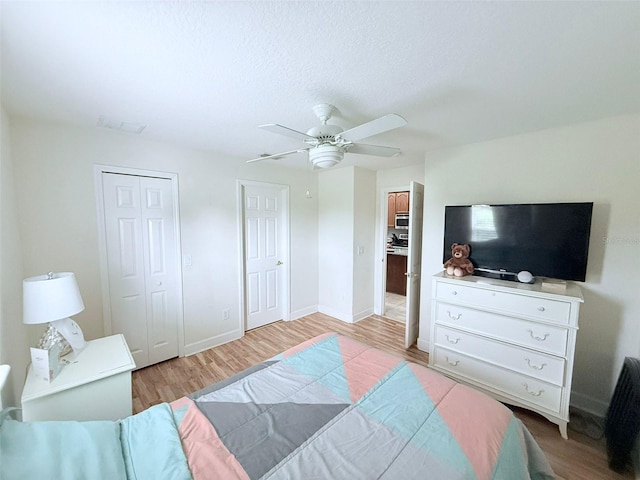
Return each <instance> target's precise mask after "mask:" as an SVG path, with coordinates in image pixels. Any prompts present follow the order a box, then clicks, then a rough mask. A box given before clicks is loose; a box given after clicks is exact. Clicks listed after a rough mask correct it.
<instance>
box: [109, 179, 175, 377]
mask: <svg viewBox="0 0 640 480" xmlns="http://www.w3.org/2000/svg"><path fill="white" fill-rule="evenodd" d="M102 186H103V201H104V216H105V233H106V246H107V267H108V270H109V271H108V278H109V295H110V298H109V299H108V301H109V302H110V314H111V327H112V333H114V334H115V333H122V334H124V336H125V338H126V340H127V343H128V344H129V348H130V349H131V354H132V356H133V358H134V360H135V362H136V367H137V368H141V367H145V366H148V365H152V364H154V363H158V362H161V361H163V360H167V359H169V358H173V357H176V356H177V355H178V315H177V307H178V297H177V287H178V285H177V283H178V282H177V268H178V265H177V258H178V257H177V252H176V249H177V244H176V232H175V228H176V226H175V222H174V210H173V197H172V190H171V180H169V179H166V178H153V177H141V176H135V175H124V174H114V173H103V174H102ZM105 301H106V300H105Z"/></svg>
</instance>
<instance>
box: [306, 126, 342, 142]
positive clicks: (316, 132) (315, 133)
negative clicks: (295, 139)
mask: <svg viewBox="0 0 640 480" xmlns="http://www.w3.org/2000/svg"><path fill="white" fill-rule="evenodd" d="M342 132H343V130H342V128H340V127H339V126H338V125H320V126H319V127H313V128H311V129H309V131H308V132H307V135H309V136H310V137H314V138H315V139H316V140H317V141H318V142H317V143H318V145H322V144H323V143H328V142H335V136H336V135H338V134H339V133H342Z"/></svg>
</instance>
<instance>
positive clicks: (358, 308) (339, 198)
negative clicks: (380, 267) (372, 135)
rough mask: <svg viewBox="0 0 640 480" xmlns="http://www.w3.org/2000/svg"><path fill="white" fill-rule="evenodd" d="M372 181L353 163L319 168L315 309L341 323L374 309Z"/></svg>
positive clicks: (360, 317) (372, 173)
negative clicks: (317, 271)
mask: <svg viewBox="0 0 640 480" xmlns="http://www.w3.org/2000/svg"><path fill="white" fill-rule="evenodd" d="M375 180H376V176H375V172H373V171H370V170H366V169H363V168H357V167H345V168H336V169H331V170H324V171H321V172H318V190H319V196H320V208H319V214H318V215H319V218H318V225H319V237H318V242H319V247H318V252H319V253H318V254H319V260H320V265H319V272H320V273H319V286H318V289H319V294H318V297H319V300H320V302H319V305H318V310H319V311H320V312H322V313H325V314H327V315H331V316H333V317H335V318H339V319H340V320H343V321H345V322H356V321H358V320H361V319H362V318H365V317H366V316H368V315H370V314H372V313H373V271H374V267H373V265H374V245H375V238H374V225H375ZM359 249H360V250H359ZM359 251H361V252H362V253H359Z"/></svg>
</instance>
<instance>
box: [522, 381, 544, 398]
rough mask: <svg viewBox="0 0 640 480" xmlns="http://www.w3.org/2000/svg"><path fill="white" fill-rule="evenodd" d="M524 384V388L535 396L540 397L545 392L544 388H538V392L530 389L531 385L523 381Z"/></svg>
mask: <svg viewBox="0 0 640 480" xmlns="http://www.w3.org/2000/svg"><path fill="white" fill-rule="evenodd" d="M522 386H523V387H524V389H525V390H526V391H527V393H528V394H529V395H533V396H534V397H539V396H540V395H542V393H543V392H544V390H543V389H542V388H541V389H540V390H538V393H536V392H532V391H531V390H529V385H527V384H526V383H523V384H522Z"/></svg>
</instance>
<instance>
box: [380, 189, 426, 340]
mask: <svg viewBox="0 0 640 480" xmlns="http://www.w3.org/2000/svg"><path fill="white" fill-rule="evenodd" d="M380 200H381V203H380V204H381V209H380V210H381V214H382V215H381V222H380V225H381V227H382V228H381V233H383V234H384V242H383V245H384V247H383V252H382V265H383V266H384V269H383V272H382V275H380V277H379V278H381V282H380V283H382V288H381V289H380V293H381V295H380V297H379V300H378V301H379V302H380V303H379V305H380V307H381V308H380V309H379V311H380V314H381V315H383V316H385V317H387V318H391V319H392V320H397V321H400V322H403V323H405V345H406V347H407V348H409V347H410V346H411V345H412V344H413V343H414V342H415V341H416V340H417V337H418V323H419V318H418V317H419V308H420V282H421V278H420V277H421V275H420V273H421V272H420V268H421V262H422V210H423V203H424V186H423V185H421V184H419V183H417V182H411V183H410V185H409V187H399V188H390V189H387V190H384V191H383V192H382V197H381V199H380Z"/></svg>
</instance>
